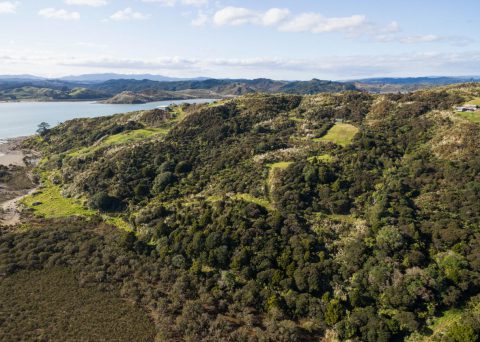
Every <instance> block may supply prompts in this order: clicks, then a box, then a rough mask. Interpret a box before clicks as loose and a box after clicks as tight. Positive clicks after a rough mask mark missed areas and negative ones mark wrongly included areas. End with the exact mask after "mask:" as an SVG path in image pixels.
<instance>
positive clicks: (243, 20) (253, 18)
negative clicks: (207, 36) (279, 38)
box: [213, 6, 290, 26]
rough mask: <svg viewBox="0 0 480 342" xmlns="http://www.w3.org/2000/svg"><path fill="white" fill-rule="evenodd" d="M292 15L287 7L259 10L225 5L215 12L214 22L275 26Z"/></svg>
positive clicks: (216, 23) (218, 23)
mask: <svg viewBox="0 0 480 342" xmlns="http://www.w3.org/2000/svg"><path fill="white" fill-rule="evenodd" d="M289 15H290V11H289V10H288V9H285V8H271V9H269V10H268V11H266V12H257V11H253V10H250V9H248V8H243V7H231V6H230V7H225V8H223V9H221V10H219V11H217V12H216V13H215V15H214V16H213V22H214V23H215V25H217V26H226V25H230V26H239V25H244V24H250V25H264V26H273V25H278V24H279V23H280V22H282V21H284V20H285V19H286V18H287V17H288V16H289Z"/></svg>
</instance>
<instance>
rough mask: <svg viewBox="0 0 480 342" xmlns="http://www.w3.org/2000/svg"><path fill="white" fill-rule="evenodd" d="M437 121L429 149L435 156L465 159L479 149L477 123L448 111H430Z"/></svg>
mask: <svg viewBox="0 0 480 342" xmlns="http://www.w3.org/2000/svg"><path fill="white" fill-rule="evenodd" d="M430 116H431V117H432V118H433V119H434V120H435V122H436V123H437V125H436V128H435V133H434V136H433V138H432V140H431V142H430V143H431V149H432V152H433V153H434V154H435V156H436V157H437V158H440V159H447V160H466V159H468V158H469V157H470V156H472V155H473V154H475V153H476V152H477V151H478V150H479V149H480V129H479V127H478V125H476V124H474V123H472V122H469V121H468V120H466V119H463V118H461V117H458V116H456V115H455V114H454V113H452V112H449V111H438V112H432V113H431V114H430Z"/></svg>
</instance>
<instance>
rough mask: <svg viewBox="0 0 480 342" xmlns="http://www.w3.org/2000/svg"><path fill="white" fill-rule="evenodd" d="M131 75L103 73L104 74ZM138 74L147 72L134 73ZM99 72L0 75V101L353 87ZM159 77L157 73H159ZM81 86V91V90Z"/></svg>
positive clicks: (146, 98) (121, 99)
mask: <svg viewBox="0 0 480 342" xmlns="http://www.w3.org/2000/svg"><path fill="white" fill-rule="evenodd" d="M112 75H115V76H118V77H120V76H126V77H127V76H128V77H129V76H131V75H117V74H104V75H103V77H105V78H109V77H113V76H112ZM136 76H137V77H142V76H148V75H136ZM96 77H98V75H85V77H83V78H82V77H77V78H75V80H68V79H67V78H63V79H27V78H9V79H1V78H0V101H18V100H37V101H54V100H59V99H61V100H68V99H72V100H74V99H78V97H72V93H73V94H75V95H77V94H81V95H82V97H81V99H84V100H107V99H109V100H107V101H106V102H108V103H144V102H151V101H161V100H174V99H175V100H182V99H194V98H223V97H232V96H240V95H245V94H250V93H257V92H260V93H288V94H316V93H323V92H342V91H346V90H355V89H356V87H355V85H354V84H353V83H344V82H333V81H323V80H318V79H313V80H311V81H276V80H270V79H265V78H260V79H254V80H247V79H193V80H176V81H165V80H164V81H156V80H151V79H108V80H107V81H103V82H100V81H94V79H95V78H96ZM159 77H160V76H159ZM80 90H81V91H80Z"/></svg>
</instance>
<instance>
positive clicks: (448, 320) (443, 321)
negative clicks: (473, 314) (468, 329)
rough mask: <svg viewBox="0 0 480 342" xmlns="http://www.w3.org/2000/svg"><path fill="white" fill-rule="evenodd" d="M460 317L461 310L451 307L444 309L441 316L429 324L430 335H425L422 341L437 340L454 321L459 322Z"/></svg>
mask: <svg viewBox="0 0 480 342" xmlns="http://www.w3.org/2000/svg"><path fill="white" fill-rule="evenodd" d="M461 318H462V310H459V309H451V310H448V311H445V312H444V313H443V315H442V316H441V317H438V318H437V319H435V321H434V322H433V324H432V325H431V326H429V328H430V330H432V334H431V335H430V336H426V337H424V339H423V342H433V341H438V340H439V338H441V337H442V336H443V335H444V334H445V333H446V332H447V331H448V330H449V328H451V327H452V326H453V325H454V324H455V323H457V322H459V321H460V320H461Z"/></svg>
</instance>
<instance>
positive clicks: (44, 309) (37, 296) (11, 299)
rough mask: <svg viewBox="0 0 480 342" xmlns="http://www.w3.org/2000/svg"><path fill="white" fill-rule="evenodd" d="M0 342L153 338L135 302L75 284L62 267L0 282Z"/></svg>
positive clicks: (149, 339)
mask: <svg viewBox="0 0 480 342" xmlns="http://www.w3.org/2000/svg"><path fill="white" fill-rule="evenodd" d="M0 322H1V328H0V340H1V341H153V340H154V338H155V328H154V326H153V324H152V323H151V322H150V321H149V319H148V317H147V315H146V313H145V312H143V310H141V309H140V308H139V307H137V306H135V305H133V304H130V303H128V302H126V301H124V300H122V299H121V298H120V297H119V296H117V295H116V294H115V293H113V292H108V293H107V292H102V291H100V290H97V289H95V288H92V287H80V286H79V284H78V280H76V279H75V274H74V273H72V272H71V271H69V270H68V269H61V268H57V269H48V270H42V271H21V272H19V273H16V274H14V275H12V276H9V277H7V278H5V279H2V281H1V282H0Z"/></svg>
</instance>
